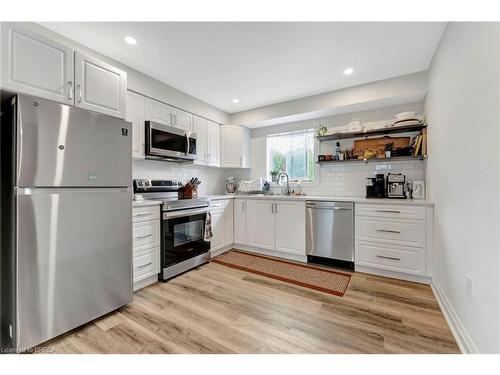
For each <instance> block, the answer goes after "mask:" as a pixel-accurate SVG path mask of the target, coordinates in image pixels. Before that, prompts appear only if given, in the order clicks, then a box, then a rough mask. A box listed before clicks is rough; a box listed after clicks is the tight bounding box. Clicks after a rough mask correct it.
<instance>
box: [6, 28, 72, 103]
mask: <svg viewBox="0 0 500 375" xmlns="http://www.w3.org/2000/svg"><path fill="white" fill-rule="evenodd" d="M1 28H2V30H1V31H2V32H1V34H2V40H1V49H2V54H1V61H0V65H1V77H0V84H1V87H2V88H4V89H10V90H13V91H15V92H22V93H26V94H29V95H33V96H38V97H41V98H45V99H49V100H54V101H57V102H60V103H63V104H70V105H73V104H74V80H73V77H74V71H73V67H74V61H73V56H74V55H73V49H72V48H69V47H67V46H65V45H62V44H60V43H57V42H55V41H53V40H50V39H47V38H45V37H43V36H41V35H38V34H35V33H33V32H31V31H29V30H26V29H24V28H22V27H19V26H17V25H12V24H9V23H3V24H2V25H1Z"/></svg>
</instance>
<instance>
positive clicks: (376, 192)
mask: <svg viewBox="0 0 500 375" xmlns="http://www.w3.org/2000/svg"><path fill="white" fill-rule="evenodd" d="M367 180H368V183H367V185H366V198H385V176H384V174H383V173H379V174H376V175H375V177H369V178H367Z"/></svg>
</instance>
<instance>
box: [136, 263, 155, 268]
mask: <svg viewBox="0 0 500 375" xmlns="http://www.w3.org/2000/svg"><path fill="white" fill-rule="evenodd" d="M152 264H153V262H149V263H146V264H143V265H142V266H137V269H141V268H146V267H147V266H150V265H152Z"/></svg>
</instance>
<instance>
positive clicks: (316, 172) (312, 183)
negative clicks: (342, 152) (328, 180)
mask: <svg viewBox="0 0 500 375" xmlns="http://www.w3.org/2000/svg"><path fill="white" fill-rule="evenodd" d="M308 131H311V132H312V133H313V150H312V151H313V152H312V154H313V155H312V158H313V180H300V184H301V186H305V187H317V186H319V185H320V178H321V176H320V171H321V169H320V168H319V164H318V163H317V162H316V161H317V160H318V150H319V147H320V145H319V141H318V139H317V138H316V134H315V132H314V128H307V129H298V130H289V131H282V132H279V133H272V134H267V135H266V146H265V147H266V150H265V152H266V167H265V170H266V179H269V178H270V177H271V175H270V173H269V172H270V171H269V170H268V168H269V156H270V153H269V150H268V144H267V141H268V138H270V137H274V136H279V135H288V134H293V133H303V132H308ZM287 173H288V172H287ZM298 182H299V180H298V179H297V180H292V179H290V186H293V185H296V184H297V183H298ZM269 184H270V185H271V186H281V185H280V184H279V183H278V182H272V180H269Z"/></svg>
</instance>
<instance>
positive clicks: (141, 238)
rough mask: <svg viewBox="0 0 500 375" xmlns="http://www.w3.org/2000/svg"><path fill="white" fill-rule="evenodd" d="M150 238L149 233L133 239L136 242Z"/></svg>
mask: <svg viewBox="0 0 500 375" xmlns="http://www.w3.org/2000/svg"><path fill="white" fill-rule="evenodd" d="M151 236H152V234H151V233H150V234H146V235H145V236H139V237H136V238H135V239H136V240H143V239H144V238H148V237H151Z"/></svg>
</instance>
